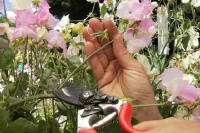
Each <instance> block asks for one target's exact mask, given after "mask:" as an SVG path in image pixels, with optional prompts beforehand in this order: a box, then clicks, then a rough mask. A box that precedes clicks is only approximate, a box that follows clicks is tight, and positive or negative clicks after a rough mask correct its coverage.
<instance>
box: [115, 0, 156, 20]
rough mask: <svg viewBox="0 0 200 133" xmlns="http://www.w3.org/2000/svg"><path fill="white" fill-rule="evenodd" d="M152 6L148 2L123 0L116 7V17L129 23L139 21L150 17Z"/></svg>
mask: <svg viewBox="0 0 200 133" xmlns="http://www.w3.org/2000/svg"><path fill="white" fill-rule="evenodd" d="M152 11H153V5H152V4H151V2H150V1H149V0H142V2H139V0H130V1H129V0H124V1H122V2H121V3H120V4H119V6H118V7H117V13H116V15H117V16H118V17H119V18H122V19H128V20H129V21H139V20H142V19H144V18H145V17H146V16H148V15H150V14H151V12H152Z"/></svg>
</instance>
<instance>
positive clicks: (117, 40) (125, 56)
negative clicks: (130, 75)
mask: <svg viewBox="0 0 200 133" xmlns="http://www.w3.org/2000/svg"><path fill="white" fill-rule="evenodd" d="M113 52H114V55H115V57H116V59H117V60H118V62H119V63H120V65H121V66H122V67H123V68H128V67H131V66H133V65H135V64H133V63H134V62H136V60H135V59H134V58H133V57H132V56H131V55H130V54H129V52H128V50H127V49H126V48H125V46H124V43H123V39H122V36H121V35H120V34H117V35H115V37H114V43H113Z"/></svg>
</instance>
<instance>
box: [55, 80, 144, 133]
mask: <svg viewBox="0 0 200 133" xmlns="http://www.w3.org/2000/svg"><path fill="white" fill-rule="evenodd" d="M53 93H54V95H55V96H56V97H57V98H58V99H59V100H61V101H63V102H65V103H68V104H71V105H74V106H77V107H79V108H80V109H79V110H78V126H77V130H78V131H77V132H78V133H97V131H96V130H98V129H101V128H104V127H105V126H107V125H109V124H110V123H111V122H112V121H113V120H114V119H115V118H116V117H117V116H118V119H119V125H120V128H121V130H122V131H123V132H124V133H136V132H140V131H139V130H137V129H134V128H133V126H132V124H131V118H132V106H131V104H130V103H128V102H127V101H122V100H119V99H118V98H117V97H115V96H108V95H106V94H101V93H100V92H98V91H96V90H85V89H82V88H81V87H78V86H76V85H74V84H71V83H67V84H65V86H64V87H63V88H62V91H59V90H56V89H54V90H53ZM99 115H101V116H103V118H102V119H100V118H99V117H98V116H99Z"/></svg>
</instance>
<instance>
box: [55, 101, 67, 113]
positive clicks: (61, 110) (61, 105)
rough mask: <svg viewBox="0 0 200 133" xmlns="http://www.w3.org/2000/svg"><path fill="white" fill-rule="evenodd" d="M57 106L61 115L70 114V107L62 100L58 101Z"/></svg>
mask: <svg viewBox="0 0 200 133" xmlns="http://www.w3.org/2000/svg"><path fill="white" fill-rule="evenodd" d="M66 106H67V105H66ZM57 107H58V110H59V113H60V114H61V115H64V116H67V115H68V113H67V112H68V109H67V108H66V107H65V106H64V105H63V104H62V103H61V102H57Z"/></svg>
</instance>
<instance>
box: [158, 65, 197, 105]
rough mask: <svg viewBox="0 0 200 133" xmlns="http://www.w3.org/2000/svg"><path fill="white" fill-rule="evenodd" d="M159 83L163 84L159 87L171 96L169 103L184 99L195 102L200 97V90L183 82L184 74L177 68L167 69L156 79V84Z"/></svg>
mask: <svg viewBox="0 0 200 133" xmlns="http://www.w3.org/2000/svg"><path fill="white" fill-rule="evenodd" d="M159 81H161V82H160V83H159V84H158V87H159V88H160V89H163V90H166V91H168V92H169V93H170V94H171V96H170V98H169V99H168V100H169V101H178V100H179V99H182V100H185V101H191V102H194V101H195V100H197V99H198V98H199V96H200V88H195V87H194V86H193V85H191V84H190V83H189V82H188V81H186V80H183V72H182V71H180V70H179V69H177V68H170V69H165V71H164V72H163V73H162V74H161V75H160V76H158V78H157V79H156V82H159Z"/></svg>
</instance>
